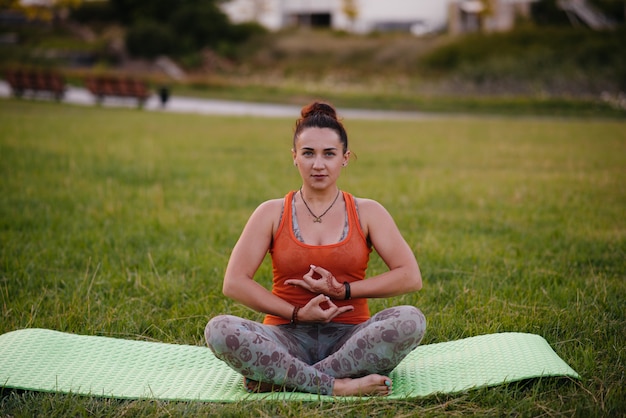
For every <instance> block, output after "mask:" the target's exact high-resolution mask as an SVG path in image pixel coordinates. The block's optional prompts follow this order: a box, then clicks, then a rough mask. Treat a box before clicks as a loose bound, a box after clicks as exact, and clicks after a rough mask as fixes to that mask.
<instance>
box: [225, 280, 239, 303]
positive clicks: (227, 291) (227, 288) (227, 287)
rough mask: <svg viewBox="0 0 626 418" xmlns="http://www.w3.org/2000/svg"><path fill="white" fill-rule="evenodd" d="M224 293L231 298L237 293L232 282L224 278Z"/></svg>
mask: <svg viewBox="0 0 626 418" xmlns="http://www.w3.org/2000/svg"><path fill="white" fill-rule="evenodd" d="M222 294H223V295H224V296H226V297H227V298H229V299H234V295H235V294H237V292H236V291H235V289H234V286H233V285H232V283H230V282H229V281H227V280H224V284H222Z"/></svg>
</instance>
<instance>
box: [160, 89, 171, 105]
mask: <svg viewBox="0 0 626 418" xmlns="http://www.w3.org/2000/svg"><path fill="white" fill-rule="evenodd" d="M169 99H170V89H169V88H168V87H167V86H161V87H160V88H159V100H160V101H161V107H165V105H167V101H168V100H169Z"/></svg>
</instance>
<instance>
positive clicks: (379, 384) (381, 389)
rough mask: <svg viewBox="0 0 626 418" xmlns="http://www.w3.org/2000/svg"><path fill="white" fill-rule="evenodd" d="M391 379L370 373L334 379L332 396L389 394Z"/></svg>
mask: <svg viewBox="0 0 626 418" xmlns="http://www.w3.org/2000/svg"><path fill="white" fill-rule="evenodd" d="M391 385H392V382H391V379H390V378H388V377H386V376H381V375H379V374H370V375H367V376H364V377H358V378H354V379H350V378H345V379H335V385H334V386H333V395H334V396H387V395H389V394H391Z"/></svg>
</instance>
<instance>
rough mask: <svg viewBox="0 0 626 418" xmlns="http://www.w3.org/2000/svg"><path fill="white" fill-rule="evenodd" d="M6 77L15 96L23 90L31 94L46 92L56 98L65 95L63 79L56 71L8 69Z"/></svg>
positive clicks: (21, 94) (21, 93) (58, 98)
mask: <svg viewBox="0 0 626 418" xmlns="http://www.w3.org/2000/svg"><path fill="white" fill-rule="evenodd" d="M6 79H7V81H8V83H9V85H10V86H11V90H12V91H13V95H14V96H15V97H22V96H23V95H24V92H26V91H31V92H32V93H33V94H37V93H39V92H48V93H52V94H53V95H54V98H55V99H56V100H61V99H63V96H64V95H65V79H64V78H63V76H61V75H60V74H58V73H55V72H52V71H44V70H9V71H7V73H6Z"/></svg>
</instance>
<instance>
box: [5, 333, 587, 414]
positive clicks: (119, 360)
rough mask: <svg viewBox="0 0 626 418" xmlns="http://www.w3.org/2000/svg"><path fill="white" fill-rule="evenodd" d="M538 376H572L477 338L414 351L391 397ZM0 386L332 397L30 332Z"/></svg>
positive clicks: (203, 353) (203, 396) (13, 337)
mask: <svg viewBox="0 0 626 418" xmlns="http://www.w3.org/2000/svg"><path fill="white" fill-rule="evenodd" d="M541 376H570V377H573V378H578V374H577V373H576V372H575V371H574V370H573V369H572V368H570V367H569V366H568V365H567V364H566V363H565V362H564V361H563V360H562V359H561V358H560V357H559V356H558V355H557V354H556V353H555V352H554V351H553V350H552V348H551V347H550V345H549V344H548V343H547V341H546V340H545V339H543V338H542V337H540V336H538V335H534V334H523V333H500V334H488V335H481V336H477V337H470V338H465V339H462V340H457V341H450V342H445V343H438V344H430V345H424V346H421V347H418V348H417V349H416V350H415V351H413V352H412V353H411V354H410V355H409V356H408V357H407V358H405V359H404V360H403V361H402V363H400V364H399V365H398V367H396V369H395V370H394V371H393V372H392V374H391V376H390V377H391V378H392V379H393V381H394V385H393V387H394V391H393V395H391V398H400V399H402V398H407V397H420V396H426V395H430V394H433V393H437V392H440V393H454V392H459V391H464V390H467V389H471V388H478V387H484V386H492V385H497V384H502V383H505V382H514V381H518V380H523V379H528V378H534V377H541ZM0 386H3V387H7V388H16V389H27V390H35V391H45V392H64V393H75V394H82V395H90V396H103V397H113V398H128V399H140V398H153V399H162V400H197V401H205V402H234V401H241V400H245V399H293V400H319V399H329V400H332V399H333V398H332V397H319V396H317V395H310V394H303V393H272V394H248V393H247V392H246V391H245V390H244V389H243V385H242V378H241V376H240V375H239V374H237V373H236V372H234V371H232V370H231V369H230V368H229V367H228V366H226V365H225V364H224V363H223V362H221V361H220V360H218V359H217V358H216V357H215V356H214V355H213V354H212V353H211V351H210V350H209V349H208V348H206V347H200V346H188V345H175V344H164V343H155V342H146V341H133V340H124V339H116V338H109V337H100V336H85V335H76V334H68V333H62V332H58V331H51V330H46V329H36V328H32V329H23V330H18V331H13V332H9V333H6V334H3V335H0Z"/></svg>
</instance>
